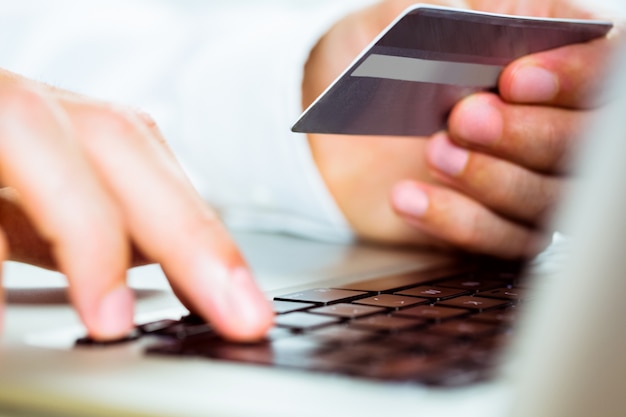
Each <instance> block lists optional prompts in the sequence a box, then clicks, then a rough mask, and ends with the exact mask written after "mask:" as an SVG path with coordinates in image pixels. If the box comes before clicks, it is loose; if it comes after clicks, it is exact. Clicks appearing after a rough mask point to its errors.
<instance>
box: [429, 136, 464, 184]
mask: <svg viewBox="0 0 626 417" xmlns="http://www.w3.org/2000/svg"><path fill="white" fill-rule="evenodd" d="M426 152H427V155H428V160H429V161H430V163H431V164H433V165H434V166H435V167H437V168H438V169H439V170H440V171H442V172H444V173H445V174H448V175H452V176H456V175H458V174H460V173H461V172H463V170H464V169H465V166H466V165H467V161H468V160H469V152H468V151H467V150H465V149H463V148H459V147H458V146H455V145H454V144H453V143H452V142H451V141H450V139H449V138H448V136H447V135H445V134H440V135H437V136H435V137H434V138H433V139H431V140H430V142H429V143H428V148H427V151H426Z"/></svg>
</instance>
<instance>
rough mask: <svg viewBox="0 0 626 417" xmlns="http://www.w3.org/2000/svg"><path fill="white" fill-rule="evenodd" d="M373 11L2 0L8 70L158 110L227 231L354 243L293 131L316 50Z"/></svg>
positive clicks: (264, 4)
mask: <svg viewBox="0 0 626 417" xmlns="http://www.w3.org/2000/svg"><path fill="white" fill-rule="evenodd" d="M3 3H6V4H3ZM367 3H368V1H367V0H351V1H343V2H340V1H337V0H334V1H320V0H318V1H312V0H311V1H305V0H294V1H278V0H274V1H271V0H266V1H261V0H257V1H242V0H240V1H233V0H228V1H205V2H201V1H195V2H194V1H188V2H175V1H165V0H162V1H159V2H157V1H140V0H134V1H129V0H124V1H121V0H119V1H116V0H109V1H100V0H91V1H85V0H82V1H80V0H64V1H62V0H57V1H54V2H49V1H44V0H22V1H20V2H9V1H6V0H4V1H0V4H1V6H0V33H1V36H2V39H3V40H2V41H1V43H0V67H2V68H5V69H9V70H11V71H14V72H17V73H19V74H22V75H24V76H27V77H29V78H33V79H37V80H41V81H44V82H47V83H50V84H53V85H55V86H58V87H61V88H65V89H69V90H72V91H76V92H80V93H83V94H87V95H90V96H94V97H97V98H101V99H105V100H109V101H113V102H120V103H124V104H129V105H132V106H136V107H138V108H141V109H143V110H145V111H147V112H148V113H150V114H151V115H152V117H154V118H155V120H156V121H157V123H158V124H159V126H160V128H161V130H162V131H163V132H164V134H165V137H166V138H167V139H168V142H169V143H170V146H171V147H172V148H173V150H174V152H175V153H176V155H177V157H178V158H179V159H180V160H181V162H182V163H183V165H184V167H185V168H186V170H187V172H188V174H189V176H190V177H191V179H192V181H193V182H194V184H195V186H196V187H197V189H198V191H199V192H200V193H201V194H202V195H203V197H204V198H206V200H207V201H208V202H210V203H211V204H212V205H213V206H214V207H216V208H217V209H218V210H219V211H220V213H221V215H222V218H223V220H224V221H225V222H226V224H227V225H228V226H229V227H231V228H235V229H241V228H244V229H251V230H265V231H277V232H287V233H293V234H298V235H301V236H307V237H312V238H317V239H324V240H335V241H348V240H350V239H352V238H353V233H352V231H351V229H350V227H349V225H348V223H347V222H346V220H345V219H344V217H343V215H342V213H341V211H340V210H339V209H338V207H337V206H336V204H335V202H334V200H333V199H332V197H331V195H330V193H329V192H328V190H327V189H326V186H325V184H324V182H323V180H322V178H321V176H320V175H319V173H318V171H317V169H316V166H315V163H314V161H313V159H312V156H311V153H310V150H309V147H308V143H307V140H306V137H305V136H304V135H302V134H296V133H292V132H291V131H290V126H291V124H292V123H293V122H294V121H295V120H296V118H297V116H298V115H299V113H300V112H301V96H300V95H301V81H302V71H303V66H304V63H305V62H306V59H307V57H308V54H309V52H310V50H311V48H312V47H313V46H314V45H315V43H316V42H317V40H318V39H319V38H320V36H321V35H322V34H323V33H325V32H326V31H327V30H328V28H329V27H330V26H331V25H332V24H333V23H335V22H336V21H337V20H338V19H339V18H340V17H342V16H343V15H345V14H346V13H348V12H349V11H351V10H353V9H354V8H356V7H363V6H364V5H366V4H367Z"/></svg>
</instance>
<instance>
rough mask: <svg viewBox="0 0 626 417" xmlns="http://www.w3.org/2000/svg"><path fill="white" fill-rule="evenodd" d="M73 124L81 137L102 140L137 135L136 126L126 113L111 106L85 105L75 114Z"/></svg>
mask: <svg viewBox="0 0 626 417" xmlns="http://www.w3.org/2000/svg"><path fill="white" fill-rule="evenodd" d="M75 114H76V115H77V117H75V118H74V121H75V123H77V124H78V127H79V130H80V131H81V132H82V133H85V135H83V136H87V137H92V138H94V137H99V138H102V139H112V138H125V139H128V138H130V137H133V136H135V135H136V134H137V131H138V129H137V125H136V123H135V122H134V121H133V120H132V118H131V117H130V114H129V113H128V112H127V111H124V110H121V109H119V108H115V107H112V106H101V105H93V104H87V105H83V106H81V108H80V109H79V110H78V111H77V113H75Z"/></svg>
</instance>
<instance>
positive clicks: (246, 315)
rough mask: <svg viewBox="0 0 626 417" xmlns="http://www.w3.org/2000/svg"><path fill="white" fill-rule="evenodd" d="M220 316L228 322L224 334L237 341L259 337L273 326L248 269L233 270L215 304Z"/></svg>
mask: <svg viewBox="0 0 626 417" xmlns="http://www.w3.org/2000/svg"><path fill="white" fill-rule="evenodd" d="M217 304H218V309H219V310H220V316H221V318H222V319H223V320H224V319H225V320H226V321H227V322H228V328H227V329H225V331H226V332H227V333H228V335H229V336H231V337H234V338H236V339H239V340H253V339H258V338H260V337H262V336H263V335H264V334H265V332H266V331H267V330H268V328H269V327H270V325H271V324H272V321H273V318H274V313H273V311H272V309H271V307H270V304H269V302H268V301H267V299H266V298H265V295H264V294H263V292H262V291H261V290H260V289H259V287H258V286H257V284H256V282H255V281H254V278H253V277H252V274H251V273H250V271H249V270H248V269H247V268H244V267H239V268H235V269H234V270H233V271H232V273H231V276H230V278H229V279H228V281H227V282H226V283H225V285H224V287H223V291H222V297H221V299H220V300H218V301H217Z"/></svg>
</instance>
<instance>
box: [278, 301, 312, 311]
mask: <svg viewBox="0 0 626 417" xmlns="http://www.w3.org/2000/svg"><path fill="white" fill-rule="evenodd" d="M315 306H316V304H312V303H298V302H295V301H278V300H272V307H273V308H274V313H276V314H285V313H291V312H292V311H299V310H306V309H307V308H311V307H315Z"/></svg>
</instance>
